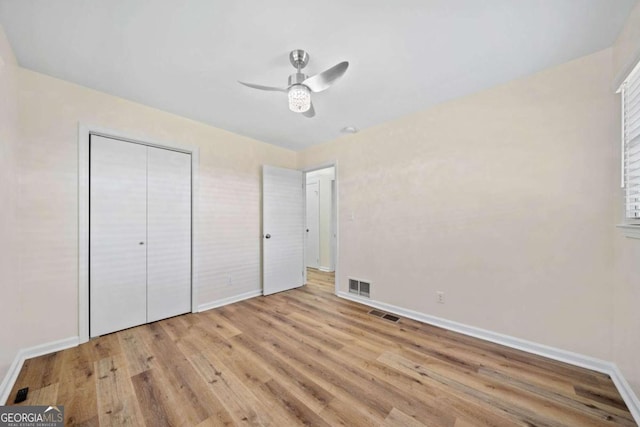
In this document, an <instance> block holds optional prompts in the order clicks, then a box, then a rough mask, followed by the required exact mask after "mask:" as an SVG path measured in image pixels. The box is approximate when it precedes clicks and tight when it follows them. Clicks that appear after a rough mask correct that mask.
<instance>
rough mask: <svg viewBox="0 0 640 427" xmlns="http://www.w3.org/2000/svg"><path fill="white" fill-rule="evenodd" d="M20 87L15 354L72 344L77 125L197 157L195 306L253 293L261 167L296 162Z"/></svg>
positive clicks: (95, 95) (32, 85) (187, 128)
mask: <svg viewBox="0 0 640 427" xmlns="http://www.w3.org/2000/svg"><path fill="white" fill-rule="evenodd" d="M18 87H19V107H20V114H19V117H20V138H21V144H20V147H19V152H18V156H19V159H20V164H19V166H20V172H21V183H20V187H19V190H20V198H19V218H20V223H21V229H22V230H23V233H22V236H21V247H20V252H19V253H20V265H21V268H22V271H23V274H22V278H21V280H22V283H21V295H20V297H21V298H22V299H23V300H24V305H23V319H24V324H23V325H22V326H21V333H22V336H23V337H24V339H23V342H22V343H21V346H22V347H29V346H33V345H36V344H41V343H47V342H50V341H53V340H57V339H62V338H67V337H70V336H76V335H77V334H78V316H77V312H78V308H77V307H78V262H77V259H78V219H77V217H78V201H77V198H78V123H79V122H81V123H84V124H89V125H93V126H98V127H101V128H108V129H114V130H116V131H118V132H120V133H124V134H129V135H131V136H132V137H140V138H143V139H144V138H148V139H151V140H157V141H174V142H177V143H181V144H189V145H192V146H197V147H199V149H200V164H199V177H198V179H199V186H200V187H199V192H198V193H197V194H195V197H197V199H198V202H199V206H200V208H199V210H198V211H197V212H194V220H195V221H196V222H197V224H198V229H199V232H198V234H197V235H196V236H195V241H194V244H195V246H196V251H197V254H199V258H198V260H197V264H198V265H199V266H200V270H199V271H197V272H195V274H196V275H197V276H198V277H199V280H200V287H199V304H205V303H209V302H214V301H217V300H220V299H224V298H226V297H230V296H235V295H238V294H242V293H244V292H249V291H258V290H260V289H261V281H260V243H261V238H260V182H261V180H260V176H261V165H262V164H271V165H276V166H284V167H293V166H295V162H296V157H295V156H296V155H295V153H294V152H292V151H289V150H285V149H281V148H277V147H274V146H272V145H268V144H265V143H262V142H258V141H255V140H251V139H248V138H245V137H240V136H238V135H235V134H232V133H229V132H226V131H223V130H220V129H216V128H213V127H210V126H206V125H204V124H201V123H197V122H194V121H191V120H187V119H184V118H181V117H178V116H175V115H172V114H168V113H164V112H162V111H159V110H155V109H152V108H149V107H146V106H143V105H140V104H136V103H133V102H128V101H126V100H123V99H119V98H116V97H113V96H109V95H106V94H104V93H100V92H97V91H93V90H89V89H86V88H84V87H81V86H77V85H74V84H71V83H68V82H65V81H62V80H58V79H54V78H51V77H48V76H45V75H43V74H39V73H35V72H32V71H29V70H26V69H20V70H19V85H18ZM229 275H230V276H231V282H230V283H229ZM11 323H12V324H15V322H11Z"/></svg>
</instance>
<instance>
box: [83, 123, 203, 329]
mask: <svg viewBox="0 0 640 427" xmlns="http://www.w3.org/2000/svg"><path fill="white" fill-rule="evenodd" d="M89 176H90V182H89V187H90V190H89V192H90V196H89V197H90V207H89V335H90V336H91V337H96V336H99V335H104V334H107V333H110V332H114V331H118V330H122V329H126V328H130V327H132V326H137V325H141V324H143V323H148V322H154V321H156V320H160V319H164V318H167V317H172V316H176V315H178V314H183V313H187V312H190V311H191V155H190V154H188V153H183V152H179V151H173V150H168V149H163V148H157V147H152V146H147V145H143V144H137V143H132V142H126V141H121V140H117V139H112V138H106V137H102V136H97V135H91V137H90V171H89Z"/></svg>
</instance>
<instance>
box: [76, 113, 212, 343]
mask: <svg viewBox="0 0 640 427" xmlns="http://www.w3.org/2000/svg"><path fill="white" fill-rule="evenodd" d="M91 135H96V136H102V137H105V138H112V139H117V140H120V141H125V142H130V143H134V144H141V145H146V146H149V147H156V148H163V149H167V150H173V151H178V152H182V153H186V154H190V155H191V312H192V313H196V312H197V311H198V304H197V301H198V283H199V280H198V275H197V272H198V271H199V269H198V265H197V262H198V259H199V257H198V253H197V247H196V245H194V236H196V235H197V226H198V224H197V221H195V215H194V212H198V197H197V195H198V164H199V149H198V147H193V146H190V145H185V144H178V143H174V142H169V141H156V140H154V139H152V138H149V137H146V136H134V135H130V134H125V133H122V132H119V131H116V130H112V129H105V128H101V127H98V126H92V125H88V124H84V123H79V124H78V338H79V342H80V343H81V344H82V343H85V342H87V341H89V191H90V186H89V158H90V157H89V156H90V151H91V150H90V145H89V144H90V137H91Z"/></svg>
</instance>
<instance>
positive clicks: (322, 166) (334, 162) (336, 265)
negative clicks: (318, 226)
mask: <svg viewBox="0 0 640 427" xmlns="http://www.w3.org/2000/svg"><path fill="white" fill-rule="evenodd" d="M330 167H333V174H334V180H335V206H333V209H335V210H336V218H335V221H336V222H335V227H336V239H335V240H336V245H335V253H334V254H333V256H334V260H335V263H334V266H333V268H334V270H335V271H334V275H335V279H334V282H335V288H334V290H333V293H334V294H335V295H338V290H339V289H340V274H339V273H340V257H339V255H340V218H339V217H340V215H339V212H340V209H339V207H340V197H339V194H340V192H339V190H338V189H339V188H340V187H339V185H340V184H339V179H338V161H337V160H331V161H328V162H325V163H320V164H317V165H314V166H308V167H305V168H302V169H300V170H301V171H302V172H304V185H305V195H306V187H307V173H309V172H313V171H317V170H320V169H327V168H330ZM304 215H305V218H306V215H307V203H306V196H305V204H304ZM306 249H307V245H306V242H305V245H304V250H305V251H306ZM306 255H307V254H306V253H305V254H303V256H304V259H305V260H306ZM305 264H306V262H305ZM304 282H305V283H307V266H306V265H305V267H304Z"/></svg>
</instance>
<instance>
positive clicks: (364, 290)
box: [349, 278, 371, 298]
mask: <svg viewBox="0 0 640 427" xmlns="http://www.w3.org/2000/svg"><path fill="white" fill-rule="evenodd" d="M349 293H352V294H356V295H360V296H361V297H367V298H369V296H370V295H371V283H369V282H365V281H363V280H358V279H351V278H350V279H349Z"/></svg>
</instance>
